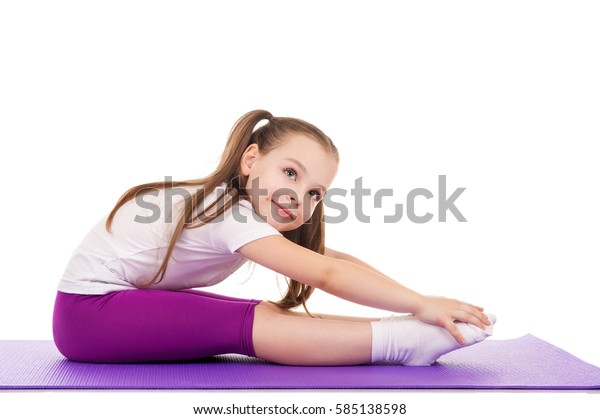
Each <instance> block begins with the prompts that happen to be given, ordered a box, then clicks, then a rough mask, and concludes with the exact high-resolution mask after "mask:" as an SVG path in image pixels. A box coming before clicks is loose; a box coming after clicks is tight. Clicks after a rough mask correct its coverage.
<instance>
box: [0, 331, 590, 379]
mask: <svg viewBox="0 0 600 419" xmlns="http://www.w3.org/2000/svg"><path fill="white" fill-rule="evenodd" d="M461 388H463V389H548V390H550V389H600V368H598V367H595V366H593V365H590V364H588V363H585V362H583V361H581V360H580V359H578V358H576V357H574V356H572V355H571V354H569V353H567V352H565V351H563V350H562V349H559V348H557V347H555V346H553V345H551V344H549V343H547V342H545V341H543V340H540V339H538V338H536V337H535V336H532V335H526V336H523V337H521V338H518V339H511V340H496V341H494V340H491V341H484V342H482V343H479V344H477V345H474V346H470V347H467V348H463V349H460V350H457V351H454V352H451V353H450V354H447V355H445V356H443V357H442V358H440V360H439V361H438V363H437V364H435V365H433V366H431V367H402V366H398V365H390V364H378V365H364V366H353V367H292V366H282V365H275V364H270V363H267V362H264V361H261V360H257V359H254V358H247V357H242V356H237V355H224V356H218V357H212V358H206V359H202V360H199V361H194V362H185V363H152V364H150V363H148V364H86V363H78V362H72V361H68V360H66V359H65V358H63V357H62V356H61V355H60V354H59V353H58V351H57V350H56V347H55V346H54V343H53V342H52V341H0V389H2V390H6V389H461Z"/></svg>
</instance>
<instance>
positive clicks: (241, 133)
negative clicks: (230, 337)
mask: <svg viewBox="0 0 600 419" xmlns="http://www.w3.org/2000/svg"><path fill="white" fill-rule="evenodd" d="M265 119H266V120H268V123H267V124H265V125H263V126H261V127H259V128H257V129H255V128H256V125H257V124H258V123H259V122H260V121H263V120H265ZM290 133H296V134H305V135H307V136H309V137H310V138H312V139H314V140H315V141H317V142H319V143H320V144H321V145H322V146H323V147H324V148H325V150H327V151H329V152H330V153H331V154H332V155H333V156H334V157H335V158H336V160H338V161H339V154H338V151H337V148H336V147H335V145H334V144H333V142H332V141H331V139H330V138H329V137H328V136H327V135H325V134H324V133H323V132H322V131H321V130H320V129H319V128H317V127H315V126H314V125H312V124H310V123H308V122H306V121H303V120H301V119H297V118H288V117H274V116H273V115H271V113H270V112H267V111H264V110H255V111H251V112H248V113H247V114H245V115H243V116H242V117H241V118H240V119H238V120H237V122H236V123H235V125H234V126H233V128H232V129H231V132H230V133H229V138H228V140H227V144H226V145H225V150H224V151H223V154H222V155H221V160H220V162H219V165H218V166H217V168H216V169H215V171H214V172H213V173H211V174H210V175H208V176H207V177H204V178H200V179H192V180H185V181H175V182H169V183H167V182H151V183H144V184H142V185H138V186H135V187H133V188H131V189H129V190H128V191H126V192H125V193H124V194H123V195H122V196H121V197H120V198H119V200H118V201H117V203H116V205H115V207H114V208H113V209H112V211H111V212H110V214H109V215H108V218H107V220H106V229H107V231H109V232H110V227H111V224H112V221H113V218H114V216H115V214H116V213H117V211H118V210H119V208H121V207H122V206H123V205H124V204H125V203H127V202H128V201H130V200H132V199H134V198H137V197H138V196H140V195H143V194H145V193H148V192H150V191H151V190H156V189H164V188H173V187H185V186H201V188H198V189H197V191H195V192H194V193H193V194H192V195H190V196H186V197H185V198H184V209H183V211H182V214H181V216H180V217H179V219H178V220H177V221H176V223H175V228H174V231H173V235H172V237H171V239H170V242H169V246H168V248H167V252H166V255H165V257H164V259H163V261H162V264H161V265H160V267H159V269H158V271H157V272H156V274H155V275H154V277H152V278H151V279H150V280H149V281H147V282H146V283H144V284H139V286H140V287H142V288H145V287H149V286H150V285H152V284H156V283H159V282H160V281H162V279H163V278H164V276H165V273H166V270H167V265H168V263H169V259H170V258H171V254H172V253H173V249H174V248H175V244H176V242H177V240H178V239H179V237H180V236H181V233H182V232H183V230H184V229H185V228H198V227H201V226H203V225H205V224H206V223H209V222H211V221H212V220H214V219H216V218H217V217H219V216H221V215H222V214H223V213H224V212H225V211H226V210H227V209H229V208H231V206H232V205H234V204H235V203H237V202H238V201H239V200H240V199H242V198H247V197H248V195H247V193H246V191H245V189H244V182H241V179H242V178H243V177H242V176H241V173H240V161H241V159H242V155H243V153H244V151H245V150H246V148H247V147H248V146H249V145H251V144H257V145H258V149H259V150H260V152H261V153H268V152H269V151H270V150H272V149H274V148H275V147H277V146H278V145H279V144H280V142H281V141H282V139H283V138H284V137H285V136H286V135H287V134H290ZM224 183H225V184H226V189H225V191H224V195H223V196H224V197H225V199H217V200H215V201H214V202H213V203H212V204H210V205H209V206H208V207H206V208H203V209H202V211H200V212H199V213H197V212H196V211H195V209H197V208H202V203H203V202H204V199H205V198H206V197H207V196H209V195H210V194H211V193H212V192H213V191H214V190H215V189H216V188H217V187H220V186H221V185H222V184H224ZM282 234H283V236H284V237H286V238H287V239H288V240H291V241H293V242H294V243H296V244H298V245H300V246H303V247H306V248H307V249H310V250H313V251H315V252H318V253H320V254H323V253H324V252H325V223H324V210H323V201H321V202H319V204H318V205H317V206H316V208H315V210H314V212H313V215H312V217H311V218H310V219H309V220H308V221H306V222H305V223H304V224H303V225H302V226H300V227H299V228H297V229H295V230H292V231H286V232H283V233H282ZM287 283H288V289H287V292H286V293H285V295H284V296H283V297H282V298H281V300H280V301H278V302H276V303H275V304H277V305H278V306H279V307H281V308H283V309H290V308H294V307H298V306H300V305H302V306H303V307H304V309H305V310H306V301H307V300H308V298H309V297H310V295H311V294H312V292H313V291H314V288H313V287H311V286H308V285H305V284H302V283H300V282H298V281H296V280H294V279H292V278H287ZM307 311H308V310H307Z"/></svg>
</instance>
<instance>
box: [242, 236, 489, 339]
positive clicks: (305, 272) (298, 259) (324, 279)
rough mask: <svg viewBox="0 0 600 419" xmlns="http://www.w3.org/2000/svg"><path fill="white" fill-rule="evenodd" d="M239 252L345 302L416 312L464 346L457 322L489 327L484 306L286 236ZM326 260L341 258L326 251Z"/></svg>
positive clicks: (421, 318) (248, 245) (243, 247)
mask: <svg viewBox="0 0 600 419" xmlns="http://www.w3.org/2000/svg"><path fill="white" fill-rule="evenodd" d="M238 252H239V253H240V254H242V255H243V256H245V257H247V258H248V259H250V260H252V261H254V262H256V263H258V264H260V265H263V266H265V267H266V268H268V269H271V270H273V271H275V272H278V273H280V274H282V275H285V276H287V277H290V278H294V279H295V280H297V281H299V282H302V283H304V284H307V285H310V286H313V287H315V288H319V289H321V290H323V291H325V292H327V293H329V294H332V295H335V296H337V297H340V298H343V299H345V300H348V301H352V302H355V303H358V304H362V305H366V306H369V307H374V308H379V309H382V310H387V311H392V312H397V313H412V314H414V315H415V317H417V318H418V319H420V320H422V321H424V322H427V323H431V324H436V325H438V326H442V327H445V328H446V329H448V331H449V332H450V333H451V334H452V335H453V336H454V337H455V338H456V340H457V341H458V342H460V343H462V342H463V339H462V336H461V335H460V332H459V331H458V328H457V327H456V325H455V324H454V321H455V320H456V321H461V322H466V323H471V324H474V325H475V326H478V327H480V328H482V329H483V328H485V326H486V325H488V324H490V322H489V321H488V319H487V317H486V316H485V315H484V314H483V313H482V309H481V308H480V307H477V306H473V305H471V304H467V303H463V302H460V301H457V300H452V299H447V298H442V297H429V296H424V295H421V294H419V293H417V292H415V291H413V290H411V289H409V288H407V287H405V286H403V285H401V284H399V283H398V282H396V281H394V280H392V279H391V278H389V277H387V276H385V275H383V274H381V273H379V272H377V271H376V270H374V269H373V268H370V267H369V266H368V265H366V264H365V263H364V262H361V261H359V260H358V259H355V258H352V259H353V261H350V260H345V259H344V258H334V257H330V256H327V255H320V254H318V253H316V252H313V251H311V250H308V249H306V248H304V247H302V246H299V245H297V244H295V243H293V242H291V241H289V240H288V239H286V238H284V237H282V236H269V237H265V238H262V239H258V240H255V241H253V242H250V243H248V244H246V245H244V246H242V247H241V248H240V249H238ZM328 255H334V256H335V255H337V256H341V255H342V254H341V253H339V252H333V251H328ZM347 256H349V255H347ZM355 261H357V262H355Z"/></svg>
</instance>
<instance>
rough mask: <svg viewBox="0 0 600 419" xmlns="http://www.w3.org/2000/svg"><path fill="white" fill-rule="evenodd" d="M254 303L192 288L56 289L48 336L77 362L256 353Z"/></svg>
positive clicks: (254, 301)
mask: <svg viewBox="0 0 600 419" xmlns="http://www.w3.org/2000/svg"><path fill="white" fill-rule="evenodd" d="M258 303H260V301H258V300H243V299H239V298H231V297H224V296H220V295H216V294H211V293H207V292H203V291H196V290H184V291H164V290H148V289H135V290H127V291H116V292H111V293H108V294H104V295H80V294H67V293H63V292H60V291H59V292H58V294H57V296H56V303H55V306H54V318H53V331H54V342H55V343H56V347H57V348H58V350H59V351H60V352H61V353H62V354H63V355H64V356H65V357H67V358H69V359H71V360H74V361H82V362H106V363H112V362H151V361H183V360H192V359H198V358H203V357H207V356H212V355H218V354H225V353H237V354H243V355H249V356H256V355H255V353H254V346H253V344H252V325H253V321H254V308H255V307H256V305H257V304H258Z"/></svg>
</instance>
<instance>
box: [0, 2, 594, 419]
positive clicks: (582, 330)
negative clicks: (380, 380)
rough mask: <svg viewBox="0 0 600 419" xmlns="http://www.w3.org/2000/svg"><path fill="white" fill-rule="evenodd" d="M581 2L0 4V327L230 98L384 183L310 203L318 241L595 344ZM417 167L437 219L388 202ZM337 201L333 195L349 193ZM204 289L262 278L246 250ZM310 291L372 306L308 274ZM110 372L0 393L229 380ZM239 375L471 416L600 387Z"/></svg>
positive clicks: (501, 334) (191, 155) (189, 398)
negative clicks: (357, 199) (315, 287)
mask: <svg viewBox="0 0 600 419" xmlns="http://www.w3.org/2000/svg"><path fill="white" fill-rule="evenodd" d="M599 20H600V11H599V8H598V6H596V5H595V2H584V1H569V2H566V1H562V2H560V1H544V2H534V1H504V2H481V1H455V2H410V3H408V2H391V1H390V2H384V1H372V2H366V1H361V2H356V1H345V2H317V1H304V2H277V1H252V2H242V1H222V2H191V1H190V2H184V1H170V2H158V1H144V2H141V1H140V2H138V1H103V2H81V1H71V2H69V1H54V2H32V1H20V2H9V1H2V2H0V140H1V147H2V154H1V163H2V164H1V165H0V171H1V173H0V174H1V179H2V182H3V185H2V201H1V205H0V218H1V220H2V239H3V240H2V242H3V246H2V250H1V252H0V255H1V256H0V258H1V259H0V260H1V261H2V274H1V276H0V284H1V285H2V288H1V289H2V291H1V292H0V319H2V320H1V322H0V339H51V338H52V334H51V316H52V307H53V298H54V294H55V290H56V285H57V282H58V280H59V278H60V276H61V274H62V271H63V269H64V267H65V265H66V263H67V261H68V259H69V256H70V254H71V252H72V251H73V249H74V248H75V246H76V245H77V244H78V242H79V241H80V240H81V238H82V237H83V235H84V234H85V233H86V232H87V231H88V229H89V228H90V227H91V226H92V225H93V224H94V223H95V222H96V221H97V220H98V219H100V217H102V216H103V215H104V214H105V213H106V212H108V211H109V210H110V209H111V208H112V206H113V205H114V203H115V202H116V200H117V199H118V198H119V196H120V195H121V193H122V192H123V191H124V190H125V189H127V188H129V187H131V186H134V185H137V184H140V183H144V182H151V181H157V180H162V179H164V177H165V176H172V177H173V178H174V179H190V178H197V177H200V176H202V175H205V174H207V173H209V172H210V170H211V169H212V168H213V167H214V165H215V164H216V162H217V160H218V158H219V155H220V153H221V151H222V148H223V145H224V142H225V139H226V136H227V134H228V132H229V129H230V128H231V126H232V124H233V123H234V122H235V120H236V119H237V118H239V117H240V116H241V115H242V114H244V113H245V112H247V111H249V110H252V109H267V110H269V111H271V112H272V113H273V114H275V115H279V116H295V117H299V118H303V119H306V120H308V121H310V122H312V123H314V124H316V125H317V126H319V127H320V128H321V129H323V130H324V131H325V132H326V133H327V134H328V135H329V136H330V137H332V139H333V140H334V142H335V143H336V145H337V146H338V148H339V149H340V153H341V158H342V160H341V167H340V171H339V175H338V178H337V179H336V181H335V183H334V185H333V186H334V187H338V188H345V189H348V190H349V189H350V188H352V187H353V186H354V181H355V179H357V178H359V177H362V178H363V183H364V186H365V187H368V188H371V189H372V190H373V191H375V190H376V189H381V188H393V189H394V197H393V198H387V199H386V200H385V201H384V204H385V206H384V208H383V209H376V208H373V207H372V202H371V201H369V200H368V198H365V200H364V202H363V203H364V207H365V212H366V213H367V214H368V215H370V216H371V222H370V223H368V224H367V223H360V222H359V221H357V220H356V218H355V217H354V216H351V217H350V218H349V219H348V220H347V221H346V222H344V223H341V224H332V225H328V231H327V233H328V245H329V246H330V247H333V248H335V249H338V250H342V251H346V252H349V253H351V254H354V255H356V256H358V257H360V258H362V259H363V260H365V261H367V262H369V263H370V264H372V265H374V266H375V267H377V268H379V269H380V270H382V271H384V272H385V273H387V274H388V275H390V276H392V277H394V278H395V279H397V280H398V281H400V282H402V283H404V284H405V285H408V286H409V287H412V288H414V289H416V290H418V291H421V292H423V293H427V294H438V295H446V296H452V297H456V298H459V299H463V300H466V301H470V302H473V303H476V304H480V305H483V306H484V307H486V309H487V310H489V311H490V312H493V313H495V314H497V316H498V324H497V327H496V330H495V336H494V339H509V338H515V337H519V336H522V335H524V334H526V333H532V334H534V335H536V336H538V337H539V338H542V339H544V340H547V341H549V342H551V343H552V344H554V345H557V346H559V347H561V348H563V349H565V350H567V351H569V352H571V353H573V354H574V355H576V356H578V357H580V358H582V359H584V360H585V361H587V362H590V363H593V364H595V365H600V344H599V343H598V340H597V336H596V335H597V331H598V314H597V313H598V311H597V301H598V293H597V291H598V280H599V279H600V275H599V273H600V269H599V266H598V250H599V244H598V237H599V234H600V221H599V219H600V218H599V216H598V209H599V206H600V205H599V204H600V198H599V197H598V186H597V182H598V180H599V179H600V176H599V175H600V169H599V167H598V164H597V160H598V148H597V146H596V143H597V142H598V140H599V139H600V126H599V118H598V117H599V115H600V102H599V99H598V98H599V97H600V82H599V77H598V74H600V59H599V54H598V51H599V43H600V42H599V40H600V27H599V25H598V21H599ZM438 175H446V176H447V183H448V195H449V194H451V193H452V192H453V191H454V189H456V188H459V187H465V188H466V191H465V192H464V193H463V194H462V195H461V196H460V198H458V199H457V201H456V205H457V207H458V208H459V209H460V211H461V212H462V214H463V215H464V216H465V217H466V219H467V222H466V223H459V222H458V221H457V220H456V219H455V218H454V217H453V216H452V214H451V213H448V214H447V215H448V218H447V222H445V223H441V222H438V221H437V217H438V211H437V206H436V202H437V197H438V191H437V179H438ZM414 188H427V189H429V190H430V191H431V192H432V193H433V194H434V195H435V199H431V200H429V201H427V200H425V199H424V198H420V199H419V200H418V201H417V207H416V210H417V213H418V214H423V213H425V212H431V213H433V214H434V219H433V220H432V221H430V222H429V223H426V224H415V223H412V222H410V221H409V220H408V219H407V218H406V216H405V217H404V218H403V219H402V220H401V221H400V222H398V223H394V224H386V223H384V222H383V216H384V215H389V214H390V213H391V212H392V211H393V208H394V204H396V203H403V204H406V195H407V193H408V192H409V191H410V190H411V189H414ZM337 201H338V202H339V201H342V202H344V203H345V204H346V205H348V207H349V210H350V214H351V215H352V214H353V209H352V208H353V206H354V202H353V198H352V197H350V196H347V197H346V199H345V200H343V199H342V200H340V199H339V198H338V199H337ZM336 214H337V212H335V211H334V212H332V213H331V215H336ZM213 290H214V291H216V292H222V293H228V294H230V295H237V296H242V297H252V298H277V296H278V290H277V285H276V281H275V279H274V276H273V274H271V273H269V272H266V271H264V270H261V269H259V268H257V269H256V270H255V273H254V275H253V276H252V277H251V278H250V279H249V280H247V273H246V272H245V271H244V272H242V273H240V274H237V275H235V276H234V277H233V278H231V279H230V280H229V281H228V282H227V283H224V284H222V285H219V286H218V287H215V288H214V289H213ZM309 307H310V308H311V309H312V310H313V311H315V312H319V311H324V312H337V313H342V314H354V315H355V314H364V315H377V314H380V313H379V312H377V311H376V310H373V309H369V308H362V307H357V306H355V305H353V304H349V303H346V302H343V301H340V300H337V299H335V298H332V297H329V296H327V295H323V294H322V293H316V294H315V296H314V297H313V299H312V300H311V303H310V306H309ZM127 394H128V396H124V397H123V396H122V395H123V393H108V392H103V393H102V392H101V393H94V392H80V393H78V394H73V393H61V392H27V393H0V401H2V403H4V406H5V409H8V408H10V407H11V406H13V407H14V408H15V409H16V408H19V407H18V406H22V403H27V402H28V401H31V400H40V401H42V403H33V404H30V409H33V408H36V407H35V406H37V408H38V409H42V410H40V412H41V413H43V412H49V411H54V410H57V411H59V410H60V411H61V412H62V413H63V414H64V413H69V412H71V411H69V410H65V409H64V405H63V407H60V408H59V407H58V406H60V405H61V403H64V401H65V400H69V402H68V403H69V406H72V407H73V409H74V410H73V411H72V412H71V413H73V412H75V413H73V414H74V415H75V414H76V413H77V409H85V408H86V406H89V404H90V403H93V404H97V403H101V405H100V406H99V407H97V408H96V409H95V410H94V411H95V412H96V414H97V415H98V417H101V416H102V415H105V414H110V413H114V412H115V411H117V410H114V409H123V410H124V411H129V412H136V414H139V413H143V414H144V415H145V416H146V417H151V415H152V414H156V415H159V414H160V415H162V416H163V417H164V415H165V414H166V413H168V412H169V411H170V412H171V413H172V415H173V416H172V417H185V416H186V415H191V406H192V405H197V404H201V403H202V402H203V401H207V400H209V399H210V400H212V401H215V403H217V400H220V399H222V400H229V401H232V400H233V399H232V397H233V398H234V397H238V396H239V397H242V396H243V393H239V394H238V395H237V396H236V395H231V394H230V393H219V392H214V393H209V395H208V396H207V395H206V394H203V393H186V392H181V393H164V394H160V395H158V394H157V393H143V392H142V393H136V392H129V393H127ZM246 396H247V397H248V398H250V399H251V400H253V401H255V400H262V401H264V402H265V403H267V402H270V401H273V400H274V399H279V400H281V399H284V398H285V399H286V400H288V401H289V402H290V403H291V402H292V401H294V400H296V401H297V403H302V402H304V403H305V404H310V401H311V400H316V399H319V400H323V398H327V397H330V399H331V401H332V402H335V401H336V400H339V401H340V402H343V400H348V399H350V400H353V401H358V402H360V401H362V402H377V401H382V400H384V399H385V400H390V399H394V400H397V399H398V397H400V398H403V400H404V401H405V402H407V403H408V404H409V407H410V406H411V403H412V406H413V407H412V410H411V413H412V414H413V416H412V417H423V416H419V412H420V413H421V414H424V413H425V412H428V414H430V413H431V412H436V413H441V414H445V415H447V416H452V415H453V414H456V415H458V414H459V413H460V415H461V416H462V417H470V416H469V415H470V414H473V415H474V414H475V413H476V412H474V411H471V410H470V409H465V406H464V405H467V404H468V405H469V406H472V405H473V402H476V403H479V408H478V409H482V408H484V409H488V408H489V407H490V406H494V408H493V409H492V412H493V413H491V414H492V416H493V415H494V414H498V415H500V416H498V417H502V416H501V415H505V414H509V413H511V412H512V413H513V414H514V413H517V412H519V411H521V412H522V410H519V409H524V407H521V408H517V409H512V410H511V406H513V405H514V402H515V401H518V402H519V403H521V406H526V407H525V408H529V409H530V410H531V412H535V413H544V412H545V413H552V412H555V413H556V412H557V411H561V410H560V409H563V410H562V411H564V412H565V413H567V412H573V409H578V408H582V409H583V407H582V406H584V407H586V409H587V407H589V406H592V405H596V406H598V405H599V403H598V401H599V400H598V398H597V396H598V395H597V394H596V395H589V394H581V393H578V394H573V393H571V394H570V395H569V394H565V393H542V394H540V393H525V394H523V393H509V392H500V393H498V392H496V393H487V392H475V393H473V392H471V393H464V392H463V393H460V394H459V392H437V393H435V392H430V393H419V392H408V393H406V392H404V393H386V392H379V393H373V392H371V393H361V392H358V393H354V394H352V393H336V392H321V393H317V394H316V395H311V394H310V393H305V392H296V393H286V392H276V393H260V392H256V393H249V394H246ZM107 398H108V400H112V401H113V403H110V404H106V403H104V402H103V401H105V400H107ZM431 399H433V400H439V403H437V402H435V403H432V402H431ZM101 401H102V402H101ZM217 404H218V403H217ZM7 406H8V407H7ZM44 409H50V410H44ZM52 409H54V410H52ZM98 409H99V410H98ZM102 409H105V410H102ZM106 409H108V410H106ZM110 409H113V410H110ZM128 409H129V410H128ZM169 409H171V410H169ZM432 409H433V410H432ZM435 409H437V410H435ZM544 409H545V410H544ZM0 410H2V408H0ZM40 412H38V413H40ZM165 412H166V413H165ZM176 412H180V413H176ZM88 413H90V412H88ZM132 414H133V413H132ZM178 414H179V416H178ZM488 416H489V415H488ZM157 417H158V416H157Z"/></svg>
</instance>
